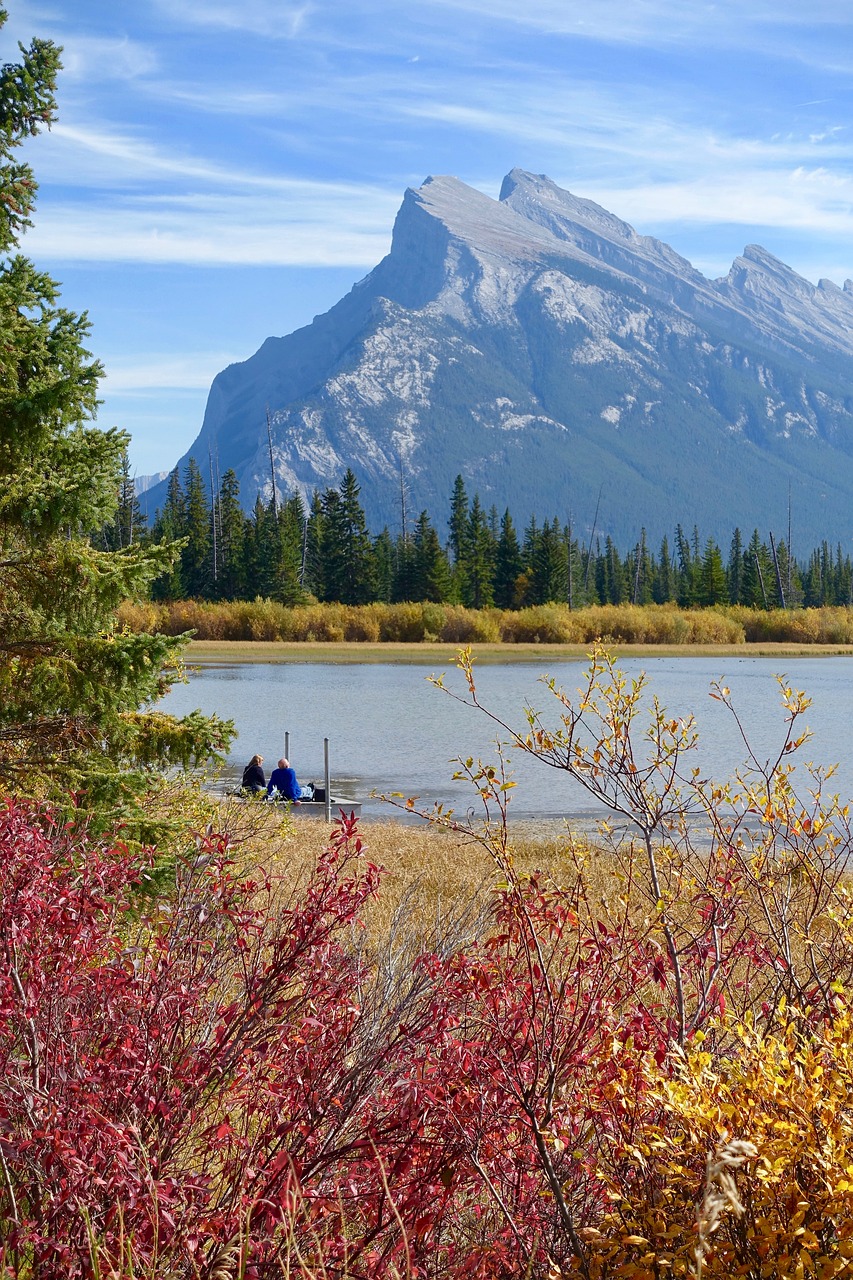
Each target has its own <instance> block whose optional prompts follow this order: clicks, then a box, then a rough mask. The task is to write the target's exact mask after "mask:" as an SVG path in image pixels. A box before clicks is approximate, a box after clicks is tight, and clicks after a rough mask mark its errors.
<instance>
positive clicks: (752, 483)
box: [149, 169, 853, 542]
mask: <svg viewBox="0 0 853 1280" xmlns="http://www.w3.org/2000/svg"><path fill="white" fill-rule="evenodd" d="M851 383H853V284H851V282H850V281H847V282H846V284H845V285H844V288H843V289H838V288H836V287H835V286H834V285H832V284H831V282H829V281H821V283H820V285H819V286H815V285H812V284H810V283H809V281H807V280H804V279H803V278H802V277H801V276H799V275H798V274H797V273H796V272H795V271H793V270H792V269H791V268H790V267H787V266H786V265H785V264H784V263H783V262H781V261H780V260H779V259H778V258H776V257H775V256H774V255H773V254H772V253H769V252H768V251H767V250H766V249H763V248H761V247H760V246H757V245H748V246H747V247H746V249H745V250H744V252H743V254H742V255H741V256H740V257H739V258H738V259H737V260H736V261H735V262H734V263H733V265H732V268H731V270H730V271H729V273H728V275H727V276H726V277H724V278H723V279H721V280H716V281H711V280H708V279H706V278H705V277H704V276H703V275H702V274H701V273H700V272H699V271H697V270H696V269H695V268H694V267H693V266H692V265H691V264H690V263H689V262H688V261H687V260H686V259H685V258H683V257H682V256H681V255H680V254H678V253H677V252H676V251H675V250H674V249H672V248H671V247H670V246H669V245H666V244H664V243H663V242H661V241H659V240H656V239H654V238H653V237H650V236H643V235H640V234H639V233H638V232H637V231H635V230H634V228H633V227H631V226H630V225H629V224H628V223H627V222H624V221H622V220H621V219H620V218H618V217H616V215H614V214H612V213H610V212H608V210H606V209H604V208H602V207H601V206H600V205H598V204H596V203H595V202H594V201H592V200H588V199H584V198H582V197H580V196H577V195H574V194H573V193H572V192H570V191H565V190H562V189H561V188H560V187H559V186H557V185H556V183H554V182H552V181H551V180H550V179H549V178H547V177H545V176H544V175H536V174H531V173H528V172H526V171H525V170H522V169H513V170H512V171H511V172H510V173H509V174H508V175H507V176H506V178H505V179H504V181H503V184H502V186H501V192H500V199H498V200H494V199H492V198H491V197H489V196H487V195H484V194H483V193H482V192H480V191H476V190H474V189H473V188H472V187H469V186H467V185H466V184H465V183H463V182H461V181H460V180H459V179H458V178H455V177H452V176H448V175H433V176H431V177H429V178H427V179H426V181H425V182H423V183H422V185H421V186H420V187H417V188H411V189H409V190H408V191H407V192H406V193H405V196H404V199H403V203H402V206H401V208H400V211H399V213H398V215H397V219H396V222H395V225H394V233H393V238H392V247H391V251H390V253H389V254H388V255H387V257H386V258H384V259H383V260H382V262H381V263H379V264H378V266H376V267H375V268H374V269H373V271H371V272H370V273H369V275H367V276H366V277H365V278H364V279H362V280H361V281H359V283H358V284H357V285H356V286H354V288H353V289H352V290H351V292H350V293H349V294H347V295H346V296H345V297H344V298H342V299H341V300H340V302H338V303H337V304H336V305H335V306H334V307H332V308H331V309H330V310H329V311H328V312H327V313H326V314H325V315H322V316H318V317H317V318H316V319H315V320H314V322H313V323H312V324H311V325H308V326H306V327H305V328H303V329H300V330H297V331H296V332H295V333H293V334H290V335H288V336H287V337H284V338H277V339H268V340H267V342H266V343H264V344H263V346H262V347H261V348H260V350H259V351H258V352H256V353H255V355H254V356H252V357H250V358H249V359H248V360H247V361H245V362H244V363H243V364H238V365H232V366H230V367H229V368H228V369H227V370H224V371H223V372H222V373H221V374H219V375H218V376H217V378H216V379H215V380H214V383H213V386H212V388H211V392H210V397H209V400H208V406H207V411H206V413H205V419H204V424H203V426H202V430H201V433H200V436H199V438H198V440H197V441H196V443H195V444H194V445H193V447H192V448H191V450H190V451H189V453H188V454H187V457H189V456H191V455H194V456H196V457H200V458H205V457H207V454H208V448H210V449H211V450H212V452H213V454H214V455H215V456H218V458H219V462H220V468H221V469H222V471H224V470H225V469H227V468H228V467H233V468H234V470H235V472H236V473H237V476H238V479H239V482H240V486H241V496H242V499H243V501H244V504H245V505H246V506H247V507H249V508H250V507H251V506H252V505H253V504H254V501H255V498H256V496H257V494H258V493H260V494H261V495H262V496H263V497H266V498H268V497H269V496H270V494H271V492H272V483H271V478H270V449H269V442H268V440H267V435H266V410H267V406H269V410H270V416H271V428H272V453H273V458H274V464H275V476H276V488H277V491H278V492H279V493H280V494H284V493H292V492H294V491H298V492H299V493H301V494H302V496H303V498H305V499H307V500H310V497H311V494H312V493H313V492H314V490H315V489H317V488H320V489H322V488H325V487H327V486H329V485H330V484H336V483H338V481H339V480H340V478H341V476H342V475H343V473H344V471H345V470H346V468H347V467H351V468H352V469H353V471H354V472H355V473H356V475H357V477H358V478H359V481H360V483H361V486H362V498H363V501H364V504H365V507H366V508H367V510H368V511H369V513H370V518H371V520H372V522H373V524H374V526H375V527H377V528H378V527H381V525H382V524H383V523H386V522H387V523H388V525H389V528H392V530H393V528H395V527H396V526H395V521H396V520H397V519H398V512H399V486H400V472H401V466H402V468H403V472H404V475H405V481H406V486H407V488H408V490H409V494H410V506H411V507H412V509H417V510H423V509H424V508H426V509H428V510H429V511H430V513H431V514H432V516H433V519H434V520H435V521H436V524H437V525H438V526H440V525H441V523H442V520H443V518H444V517H443V512H444V509H445V506H446V503H447V501H448V495H449V494H450V492H451V489H452V487H453V481H454V479H455V477H456V475H457V474H461V475H462V476H463V477H464V478H465V480H466V483H467V484H468V486H469V489H470V490H471V491H472V492H473V491H475V490H476V491H478V492H479V494H480V497H481V500H482V502H483V504H484V505H486V506H489V505H491V504H492V503H494V504H495V505H496V507H497V508H498V510H502V509H503V508H504V507H506V506H509V507H510V509H511V510H512V513H513V516H514V517H515V519H516V521H517V522H523V521H525V520H527V519H528V518H529V517H530V516H531V515H534V514H535V515H536V516H537V517H538V518H540V519H542V518H549V517H550V516H552V515H554V514H556V513H561V512H564V511H565V510H567V508H568V507H570V508H571V509H572V510H573V511H575V512H577V513H578V517H577V518H578V520H579V521H580V522H581V524H582V522H583V519H584V516H583V514H582V512H583V511H584V510H585V509H586V506H589V507H590V508H594V505H595V495H597V494H598V492H599V490H600V489H601V490H602V493H603V494H604V495H606V494H607V493H608V492H609V493H610V499H609V508H608V512H607V513H606V514H605V513H604V511H602V515H601V518H600V520H599V524H598V532H599V533H610V534H611V535H612V536H614V537H615V538H616V539H617V540H618V541H620V542H624V541H625V540H626V539H628V538H630V537H632V536H636V534H637V532H638V530H639V528H640V527H641V526H644V527H645V528H646V531H647V535H648V536H649V537H659V536H661V534H662V533H663V532H669V533H671V531H672V527H673V524H674V523H676V522H679V521H680V522H682V523H689V524H692V523H694V522H696V523H698V524H699V526H700V528H701V529H702V532H703V534H713V535H715V536H717V535H719V536H723V535H725V536H726V537H728V536H729V535H730V533H731V529H732V527H733V526H734V525H735V524H739V525H740V526H741V528H744V529H751V528H752V527H754V526H755V525H756V524H759V523H761V521H762V520H764V519H765V518H767V517H766V513H767V512H768V511H770V510H771V508H772V504H773V503H774V502H776V500H777V498H778V504H777V505H778V508H779V510H780V511H787V501H788V488H789V485H790V486H791V488H792V491H793V494H794V501H795V503H796V500H797V492H798V490H799V489H804V490H805V494H807V496H805V494H804V498H803V501H802V504H801V506H800V520H801V526H800V528H801V532H802V534H803V536H805V531H806V528H808V530H809V534H808V536H809V537H810V539H811V540H812V541H815V540H819V538H820V537H824V536H828V537H830V538H831V539H832V540H836V539H837V538H839V537H841V536H846V533H845V532H844V531H845V530H847V529H848V528H849V530H850V535H851V537H853V398H851V394H850V386H851ZM186 460H187V458H186V457H185V458H184V459H182V460H181V461H180V463H179V467H182V466H183V465H184V464H185V462H186ZM602 486H603V488H602ZM164 489H165V486H164V485H162V484H161V485H159V486H157V487H156V488H155V489H153V490H152V492H151V495H150V500H149V501H150V507H149V509H150V510H151V511H152V512H153V509H154V508H155V507H156V506H157V505H158V504H159V503H160V502H162V500H163V496H164ZM815 493H818V494H819V495H820V502H819V503H815V502H814V501H813V500H812V498H813V494H815ZM588 498H589V499H590V500H589V502H587V499H588ZM607 502H608V499H607V498H606V496H604V497H603V498H602V503H603V505H607ZM756 504H758V505H756ZM772 509H774V510H775V509H776V508H772Z"/></svg>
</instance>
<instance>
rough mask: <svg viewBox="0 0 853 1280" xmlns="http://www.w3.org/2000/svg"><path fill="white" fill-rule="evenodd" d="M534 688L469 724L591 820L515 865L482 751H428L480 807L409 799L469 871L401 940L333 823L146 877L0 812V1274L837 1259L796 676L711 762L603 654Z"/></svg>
mask: <svg viewBox="0 0 853 1280" xmlns="http://www.w3.org/2000/svg"><path fill="white" fill-rule="evenodd" d="M461 661H462V671H463V675H464V678H465V685H464V690H463V693H462V694H460V695H457V694H455V693H451V696H459V697H462V698H463V699H464V700H466V701H469V702H470V703H471V704H472V705H473V706H474V707H480V702H479V697H478V693H477V687H476V681H475V678H474V670H473V666H472V664H471V659H470V655H469V654H463V655H462V659H461ZM436 683H438V684H441V683H442V682H441V681H436ZM545 687H546V690H548V691H549V692H550V696H551V697H552V698H553V712H552V713H548V712H547V711H545V712H543V713H541V714H540V713H537V712H536V711H534V710H531V711H530V712H529V714H528V716H527V719H526V721H524V722H522V724H521V725H520V726H518V727H513V726H511V725H509V724H503V723H502V722H501V721H499V720H495V718H494V717H493V716H492V720H493V722H494V724H495V727H496V730H497V732H498V736H499V738H500V739H501V740H502V741H503V742H504V743H506V744H508V746H509V748H511V749H512V750H513V751H514V752H516V753H517V752H523V753H528V754H530V755H531V756H534V757H536V758H537V759H538V760H539V761H540V762H541V765H542V767H543V768H549V767H550V768H555V769H560V770H562V771H564V772H568V773H570V774H571V775H572V776H573V777H574V778H575V780H576V781H577V782H579V783H580V784H581V785H583V786H584V787H586V788H587V790H588V791H590V792H591V793H592V794H593V795H595V796H597V797H598V798H599V799H600V800H603V801H604V802H605V803H606V805H607V808H608V810H609V812H610V813H611V815H612V817H613V824H612V829H609V828H607V827H604V828H603V829H602V833H601V841H602V842H603V843H602V848H601V849H599V850H595V851H593V850H591V849H590V848H589V846H588V845H586V844H584V843H580V842H578V843H576V842H574V841H573V840H572V839H571V837H570V836H569V835H567V836H566V837H565V839H564V842H563V847H562V848H561V850H560V862H559V870H558V869H557V867H558V864H557V863H556V862H555V863H554V864H553V867H552V869H551V870H550V871H549V870H548V868H546V867H543V868H542V869H541V870H539V871H536V870H531V869H529V864H528V862H527V861H526V860H523V859H522V851H521V849H520V848H519V847H518V838H517V836H516V834H515V831H514V828H513V826H512V824H511V823H510V822H509V820H508V807H509V805H510V803H511V799H512V778H511V777H510V776H509V775H508V774H507V773H506V770H505V768H504V764H503V754H502V752H503V749H502V748H501V749H497V756H496V760H495V762H493V763H488V762H486V763H483V762H480V761H475V760H466V761H462V762H460V765H459V773H460V775H461V776H463V777H467V778H468V780H469V781H470V783H471V784H472V786H473V788H474V794H475V796H476V797H478V798H479V802H480V804H481V806H482V819H481V820H480V821H478V822H476V823H471V822H468V821H467V820H466V821H465V822H463V821H462V820H461V819H459V818H458V817H457V816H456V815H455V814H453V813H450V812H447V811H445V810H442V809H440V808H437V809H435V810H433V811H431V812H430V813H429V815H428V816H429V819H430V821H431V824H432V828H433V829H434V830H435V831H436V832H437V833H438V834H441V833H444V834H445V835H446V836H447V837H448V838H451V837H452V839H453V841H454V842H456V843H459V842H461V843H462V845H463V847H464V845H465V844H466V843H468V844H470V845H471V846H472V847H473V848H475V849H476V850H477V852H478V856H479V858H480V859H481V860H482V861H483V862H484V864H487V865H489V866H491V868H492V879H491V883H490V886H489V887H487V888H486V889H485V890H484V891H483V894H481V895H480V897H479V901H474V900H473V899H472V901H471V903H470V905H466V904H465V903H461V904H451V905H450V906H449V907H446V908H445V909H444V910H443V912H441V913H438V914H436V916H435V919H434V920H433V923H432V925H431V926H430V927H428V928H427V927H426V923H425V916H424V915H423V913H418V912H416V911H414V910H412V905H411V904H412V901H413V899H412V893H413V892H414V891H415V889H416V882H410V885H409V888H408V889H406V890H405V891H404V892H403V893H402V894H401V895H400V896H399V898H398V904H397V907H396V909H395V910H394V911H393V912H392V913H391V915H390V916H389V917H385V920H386V923H385V924H384V925H383V927H382V928H381V929H377V928H376V927H375V918H376V917H374V916H373V915H372V913H373V911H374V907H375V906H376V904H377V902H378V898H379V897H381V894H382V871H381V869H380V868H379V867H377V866H376V865H374V864H373V863H372V862H371V861H369V860H368V859H367V857H366V851H365V847H364V844H363V842H362V837H361V835H360V834H359V831H358V828H357V825H356V824H355V822H354V821H353V820H352V819H350V818H346V817H342V818H341V820H340V821H339V823H338V824H337V826H336V827H335V828H334V829H333V831H332V834H331V838H330V840H329V843H328V846H327V847H326V848H318V849H317V850H316V853H315V856H314V858H313V859H311V860H309V862H308V864H307V865H304V866H302V867H300V868H298V869H286V870H284V871H283V874H280V875H279V874H278V873H277V872H276V871H275V870H274V869H273V870H260V869H259V868H260V867H261V866H262V865H263V859H262V857H261V856H260V853H259V851H257V850H254V851H253V849H252V847H250V846H247V845H243V846H242V847H240V846H238V844H237V843H235V842H236V841H237V840H238V839H239V838H240V836H239V828H237V827H233V828H232V835H231V836H225V835H223V834H216V833H215V832H214V831H213V830H210V829H206V830H203V831H200V832H199V833H198V834H197V837H196V840H195V843H194V844H193V846H192V848H191V850H190V852H189V853H188V854H187V855H185V856H182V857H179V858H178V859H177V860H176V863H175V866H174V869H173V872H172V882H171V885H170V887H169V888H168V891H161V892H160V893H159V894H150V893H149V894H145V893H143V892H142V889H143V888H144V886H145V884H146V883H147V882H148V878H149V877H150V876H151V875H152V872H153V859H154V855H153V854H144V853H139V852H134V851H132V850H129V849H128V848H127V847H125V846H123V845H122V844H121V843H118V842H115V841H113V842H107V843H104V842H98V841H95V840H93V839H91V838H89V837H88V836H87V834H86V831H85V829H81V828H80V827H79V826H78V827H72V826H68V825H63V824H61V823H59V822H58V821H57V820H56V818H55V817H54V816H53V815H52V814H51V812H50V811H48V810H43V809H38V808H33V807H26V806H22V805H20V804H14V803H12V802H8V803H7V804H6V805H5V806H4V808H3V809H2V811H0V1241H2V1249H3V1253H2V1254H0V1274H5V1275H7V1276H10V1277H15V1278H16V1280H18V1278H20V1280H35V1278H36V1277H39V1280H58V1278H59V1277H60V1276H61V1277H66V1276H68V1277H81V1280H82V1277H86V1278H87V1280H88V1277H93V1278H94V1277H96V1276H107V1275H109V1276H112V1277H116V1278H117V1280H131V1277H140V1276H152V1277H153V1276H157V1277H166V1276H169V1277H172V1278H174V1280H183V1278H184V1277H186V1278H187V1280H190V1278H192V1277H199V1278H202V1277H203V1278H205V1280H224V1277H226V1276H227V1277H231V1276H234V1277H237V1276H243V1277H247V1278H251V1277H272V1276H282V1275H289V1276H293V1277H305V1280H314V1278H317V1280H319V1278H320V1277H324V1278H325V1277H337V1278H339V1280H344V1278H346V1280H360V1278H363V1280H367V1278H368V1277H380V1278H381V1277H389V1278H394V1280H396V1278H398V1277H412V1278H414V1277H419V1278H423V1280H427V1278H430V1280H432V1278H434V1280H463V1278H464V1280H468V1278H471V1277H478V1278H479V1280H492V1278H494V1277H516V1276H528V1277H531V1278H533V1280H559V1278H560V1277H572V1278H573V1280H574V1277H584V1278H586V1280H609V1278H610V1277H629V1276H630V1277H643V1278H648V1280H652V1278H654V1280H658V1278H659V1277H660V1276H664V1275H681V1276H690V1275H692V1276H697V1277H699V1276H706V1277H711V1276H713V1277H720V1278H722V1277H728V1276H732V1275H748V1276H755V1277H759V1276H767V1277H770V1276H773V1277H777V1276H778V1277H791V1278H792V1280H793V1277H798V1276H805V1275H814V1276H818V1277H829V1276H841V1275H845V1274H848V1273H849V1268H850V1260H851V1256H853V1244H851V1235H853V1227H851V1223H853V1176H851V1174H850V1169H851V1168H853V1153H851V1143H853V1057H851V1053H853V1050H851V1009H850V1000H849V993H850V991H851V987H853V912H851V905H853V904H851V893H850V887H849V883H848V880H847V878H846V872H845V867H846V860H847V858H848V856H849V853H850V847H851V833H850V829H849V825H848V815H847V811H846V809H845V807H844V806H843V805H841V804H839V803H838V802H836V801H835V800H834V799H833V797H832V796H831V795H828V794H826V789H825V782H826V778H825V775H824V773H823V772H822V771H821V770H819V769H813V770H808V769H807V770H806V776H805V784H804V785H802V786H799V785H798V784H797V774H796V771H795V769H794V762H795V760H796V758H797V753H798V752H799V751H800V750H801V748H802V746H803V744H804V742H805V740H806V735H805V733H804V731H802V729H801V725H802V722H803V716H804V714H805V712H806V709H807V700H806V699H805V698H804V696H803V695H802V694H799V693H798V692H797V691H795V690H793V689H790V688H788V687H787V686H785V685H784V683H782V684H781V686H780V694H781V701H782V713H783V714H782V722H781V732H780V741H779V749H778V752H777V754H776V756H775V757H774V758H773V759H771V760H770V761H769V762H768V763H767V764H766V765H765V764H761V763H760V762H757V761H756V760H752V761H751V763H750V765H749V767H745V768H744V769H743V770H742V771H741V772H740V774H738V775H736V776H735V777H734V778H733V779H732V780H731V781H730V782H728V783H719V782H712V781H710V780H709V779H707V778H705V777H703V776H702V775H701V774H700V773H699V772H698V771H695V770H694V767H693V759H694V749H695V745H696V731H695V726H694V725H693V724H692V722H691V721H690V720H689V719H683V718H681V717H678V716H673V715H671V714H670V713H668V712H667V711H666V710H665V709H664V708H662V707H660V706H659V705H658V704H657V703H655V702H654V701H653V700H652V701H651V704H650V705H649V702H648V699H647V697H646V692H647V691H646V688H645V683H644V681H643V680H642V679H639V678H638V679H636V680H632V681H629V680H627V679H626V678H625V677H624V676H623V675H622V673H621V672H620V671H619V669H618V667H617V666H616V665H615V664H614V662H613V660H612V659H611V658H610V657H609V656H608V655H607V654H606V653H604V652H603V651H600V650H596V652H595V653H594V655H593V659H592V662H591V665H590V668H589V672H588V676H587V681H586V684H585V686H584V687H583V688H582V690H581V692H580V694H579V696H578V697H576V698H569V697H567V696H566V695H565V693H564V692H563V691H562V690H560V689H559V688H558V687H557V686H556V685H554V684H553V682H546V686H545ZM713 692H714V696H716V697H717V698H718V699H719V700H720V701H722V702H723V703H724V704H726V705H727V706H729V707H730V710H731V713H732V714H733V715H736V709H735V708H734V707H732V706H731V701H730V695H729V692H728V690H727V689H725V688H724V687H721V686H718V687H716V688H715V689H714V690H713ZM480 709H481V711H482V713H483V714H487V715H488V714H489V712H488V710H487V709H486V708H482V707H480ZM399 803H404V802H399ZM404 807H408V808H414V803H413V802H412V804H411V805H404ZM617 821H618V822H619V823H621V824H622V827H623V828H627V830H628V832H629V834H628V835H627V836H626V835H625V834H624V832H622V833H620V831H619V829H618V828H617V826H616V823H617ZM609 830H610V831H611V834H608V831H609ZM244 834H245V832H244ZM526 856H527V855H526V854H525V855H524V858H525V859H526ZM605 858H606V859H607V866H608V868H609V871H608V874H607V884H606V887H604V888H602V878H601V874H600V872H601V866H602V859H605ZM522 868H523V869H522ZM368 920H373V921H374V923H373V924H372V925H371V927H370V929H369V930H368V929H365V928H364V927H363V926H362V924H361V923H360V922H362V921H368ZM416 920H418V921H419V923H417V924H416V925H415V924H414V923H413V922H414V921H416Z"/></svg>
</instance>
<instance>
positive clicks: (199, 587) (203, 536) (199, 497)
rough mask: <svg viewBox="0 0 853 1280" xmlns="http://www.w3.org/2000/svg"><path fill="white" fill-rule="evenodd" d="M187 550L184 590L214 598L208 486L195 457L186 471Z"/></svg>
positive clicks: (183, 559)
mask: <svg viewBox="0 0 853 1280" xmlns="http://www.w3.org/2000/svg"><path fill="white" fill-rule="evenodd" d="M183 532H184V539H185V542H184V549H183V551H182V552H181V577H182V579H183V586H184V591H185V592H186V594H187V595H188V596H190V597H191V598H193V599H199V600H201V599H204V598H205V597H206V596H209V595H210V592H211V587H212V585H213V572H212V570H213V561H212V554H213V547H212V540H211V514H210V505H209V504H208V500H207V486H206V485H205V482H204V479H203V477H202V474H201V471H200V470H199V466H198V463H197V462H196V460H195V458H190V460H189V462H188V463H187V465H186V469H185V471H184V531H183Z"/></svg>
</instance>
